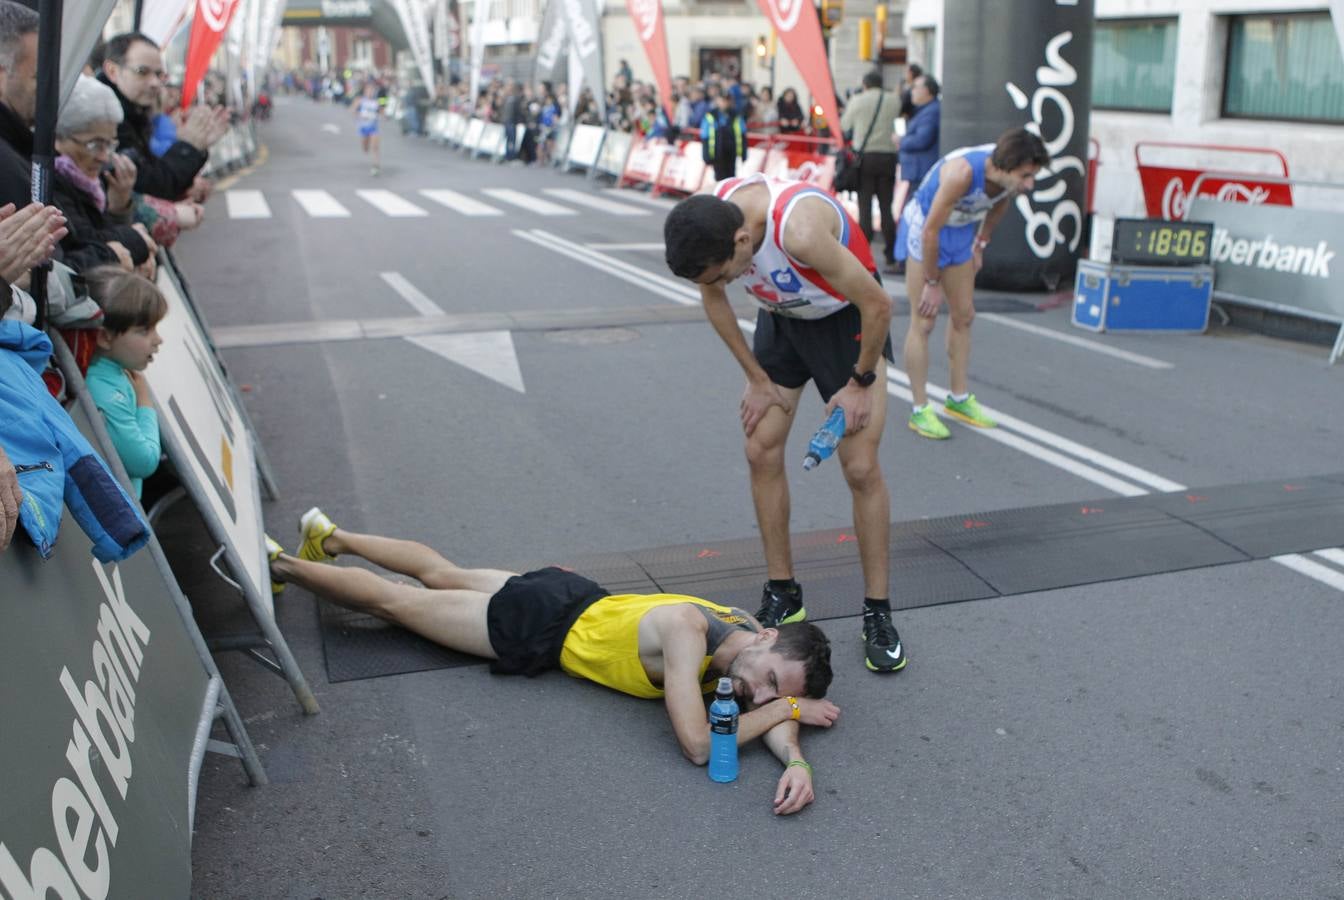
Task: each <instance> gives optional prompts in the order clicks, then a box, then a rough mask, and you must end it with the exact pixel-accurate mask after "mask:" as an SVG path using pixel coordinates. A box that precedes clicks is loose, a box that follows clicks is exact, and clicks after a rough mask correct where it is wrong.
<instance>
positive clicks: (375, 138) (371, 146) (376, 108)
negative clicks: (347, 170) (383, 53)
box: [355, 81, 383, 175]
mask: <svg viewBox="0 0 1344 900" xmlns="http://www.w3.org/2000/svg"><path fill="white" fill-rule="evenodd" d="M382 114H383V108H382V106H381V104H379V102H378V86H377V85H376V84H374V83H373V82H372V81H366V82H364V93H363V95H362V96H360V98H359V99H358V100H356V101H355V121H356V122H358V123H359V145H360V147H361V148H362V149H363V151H364V152H365V153H366V154H368V153H372V154H373V167H372V168H371V169H370V170H369V174H371V175H377V174H378V172H379V171H380V170H381V169H382V152H381V144H382V137H381V136H380V135H379V134H378V120H379V118H380V117H381V116H382Z"/></svg>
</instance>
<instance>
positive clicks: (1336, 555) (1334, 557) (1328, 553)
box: [1316, 547, 1344, 567]
mask: <svg viewBox="0 0 1344 900" xmlns="http://www.w3.org/2000/svg"><path fill="white" fill-rule="evenodd" d="M1316 555H1317V556H1319V557H1320V558H1321V559H1328V560H1330V562H1332V563H1334V564H1335V565H1337V566H1340V567H1344V550H1337V549H1335V548H1334V547H1331V548H1330V549H1328V550H1317V551H1316Z"/></svg>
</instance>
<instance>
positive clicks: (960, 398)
mask: <svg viewBox="0 0 1344 900" xmlns="http://www.w3.org/2000/svg"><path fill="white" fill-rule="evenodd" d="M947 396H949V397H951V398H952V399H953V401H955V402H957V403H965V402H966V401H967V400H968V399H969V398H970V396H971V394H970V392H969V391H967V392H966V393H964V394H948V395H947Z"/></svg>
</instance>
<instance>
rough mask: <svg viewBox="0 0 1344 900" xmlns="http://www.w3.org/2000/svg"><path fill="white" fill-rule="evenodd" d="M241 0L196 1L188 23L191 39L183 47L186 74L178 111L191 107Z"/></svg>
mask: <svg viewBox="0 0 1344 900" xmlns="http://www.w3.org/2000/svg"><path fill="white" fill-rule="evenodd" d="M241 3H242V0H196V15H195V17H194V18H193V19H192V20H191V38H190V40H189V41H188V43H187V74H186V76H185V77H184V78H183V80H182V108H183V109H186V108H188V107H189V106H191V101H192V98H193V97H195V96H196V88H197V87H198V86H199V85H200V83H201V79H202V78H204V77H205V70H206V69H208V68H209V67H210V57H212V56H214V55H215V50H216V49H217V48H218V47H219V42H220V40H221V39H222V38H223V37H224V32H225V31H227V30H228V27H229V22H230V21H232V19H233V14H234V13H235V12H237V11H238V7H239V5H240V4H241Z"/></svg>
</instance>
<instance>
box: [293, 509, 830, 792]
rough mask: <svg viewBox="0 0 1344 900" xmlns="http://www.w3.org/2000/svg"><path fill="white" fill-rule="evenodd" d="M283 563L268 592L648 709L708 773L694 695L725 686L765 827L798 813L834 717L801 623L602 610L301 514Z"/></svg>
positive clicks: (573, 580)
mask: <svg viewBox="0 0 1344 900" xmlns="http://www.w3.org/2000/svg"><path fill="white" fill-rule="evenodd" d="M300 531H301V535H302V540H303V543H302V546H301V547H300V549H299V553H298V556H297V557H295V556H290V555H289V554H287V553H285V552H284V550H283V549H282V548H281V547H280V545H279V544H277V543H276V542H275V541H273V540H271V539H270V538H267V546H268V548H269V551H270V560H271V577H272V578H273V579H274V580H275V581H276V582H277V584H275V585H273V587H274V588H275V589H277V590H278V589H280V588H283V585H284V583H285V582H289V583H292V584H297V585H299V586H301V587H304V588H306V589H308V590H310V591H312V592H313V593H315V594H318V595H320V596H322V597H325V598H326V599H328V600H331V601H332V602H334V603H337V604H339V605H341V606H344V607H347V608H349V609H354V610H357V611H359V612H364V613H368V614H370V615H374V616H377V617H378V618H381V619H386V620H387V621H389V622H394V623H396V624H397V625H400V626H402V627H403V628H406V629H408V630H410V631H413V632H415V633H416V634H419V635H421V636H423V637H425V638H428V639H429V640H431V641H434V642H436V643H438V644H442V645H443V646H445V647H448V648H449V649H451V650H456V651H459V652H461V653H469V654H472V655H474V656H480V657H483V658H485V659H489V660H492V662H491V665H490V670H491V671H492V672H495V673H496V674H504V675H513V674H523V675H537V674H539V673H541V672H544V671H547V670H549V669H554V668H559V669H561V670H563V671H565V672H566V673H568V674H570V675H572V676H574V677H576V678H586V679H588V680H590V681H594V682H596V683H598V684H601V685H604V686H606V687H609V688H612V689H614V690H618V691H622V692H624V693H627V694H630V695H632V696H635V697H644V698H650V699H657V698H662V699H663V700H664V702H665V703H666V704H667V714H668V717H669V718H670V719H671V720H672V729H673V731H674V732H675V733H676V738H677V743H678V744H679V745H680V746H681V752H682V753H683V754H684V755H685V756H686V758H687V759H689V760H690V761H691V762H693V763H695V764H696V765H700V766H702V765H705V763H706V762H707V761H708V759H709V723H708V719H707V717H706V714H705V704H704V700H703V698H702V696H701V695H702V694H705V693H708V692H710V691H712V690H713V688H714V685H715V684H716V683H717V682H718V679H719V677H720V676H724V675H726V676H728V677H730V678H732V681H733V689H734V690H735V691H736V692H737V696H738V702H739V703H740V704H741V706H742V708H743V709H744V710H746V711H745V712H744V713H742V715H741V717H740V719H739V723H738V732H737V740H738V743H739V744H744V743H746V742H748V741H751V740H754V739H755V738H758V737H760V738H763V739H764V741H765V743H766V746H768V747H769V748H770V751H771V752H772V753H774V754H775V756H776V757H778V758H779V760H780V762H782V763H784V773H783V775H781V776H780V779H779V782H778V785H777V787H776V790H775V796H774V811H775V813H776V814H780V815H787V814H789V813H795V812H797V811H798V810H800V809H802V808H803V807H805V806H807V805H808V804H809V803H811V802H812V800H813V798H814V792H813V788H812V767H811V766H810V765H808V763H807V762H806V760H804V759H803V755H802V751H801V749H800V747H799V743H798V725H799V723H802V724H805V725H815V726H818V727H821V728H829V727H830V726H831V725H833V724H834V723H835V720H836V718H837V717H838V716H839V715H840V709H839V707H837V706H836V705H835V704H834V703H831V702H830V701H828V700H822V699H821V698H822V697H823V696H825V694H826V689H827V687H829V686H830V683H831V646H830V641H829V640H828V639H827V637H826V635H825V634H823V633H822V631H821V630H820V629H819V628H817V627H816V626H815V625H812V624H810V623H803V622H799V623H795V624H789V625H781V626H779V627H778V628H762V627H761V625H760V624H759V623H758V622H757V621H756V619H755V618H753V617H752V616H750V615H748V614H747V613H745V612H743V611H742V610H740V609H734V608H731V607H726V606H720V605H718V604H716V603H711V602H710V601H708V600H702V599H700V598H698V597H687V596H683V595H680V594H625V595H619V596H612V595H610V594H609V592H608V591H606V590H603V589H602V588H601V587H600V586H598V585H597V584H595V583H594V582H592V581H589V580H588V579H587V578H584V577H582V576H580V575H576V574H574V573H572V572H566V571H564V570H562V569H557V568H547V569H541V570H538V571H535V572H528V573H526V574H521V575H520V574H517V573H514V572H505V571H502V570H499V569H464V568H461V567H459V566H457V565H455V564H453V563H451V562H449V561H448V560H446V559H444V558H443V557H442V556H440V555H439V554H438V553H437V552H436V551H434V550H432V549H430V548H429V547H426V546H425V545H423V544H418V543H415V542H414V541H404V540H396V539H393V538H386V537H378V536H376V535H368V534H356V533H354V532H349V531H345V530H344V529H341V528H337V527H336V525H335V523H333V522H332V521H331V519H329V518H328V517H327V516H326V515H325V514H324V513H323V512H322V511H321V510H320V509H318V508H317V507H314V508H313V509H310V510H309V511H308V512H307V513H305V514H304V516H303V518H302V520H301V522H300ZM340 554H349V555H353V556H358V557H360V558H362V559H366V560H368V561H369V562H372V563H375V564H377V565H379V566H382V567H383V568H385V569H389V570H391V571H393V572H398V573H400V574H403V575H409V576H411V577H412V578H415V579H416V580H418V581H419V582H420V583H421V584H423V585H424V587H418V586H415V585H409V584H402V583H399V582H395V581H391V580H389V579H387V578H383V577H382V576H379V575H376V574H374V573H373V572H369V571H367V570H365V569H358V568H348V567H335V566H330V565H325V563H330V562H331V561H333V560H334V559H335V557H336V556H338V555H340Z"/></svg>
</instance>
